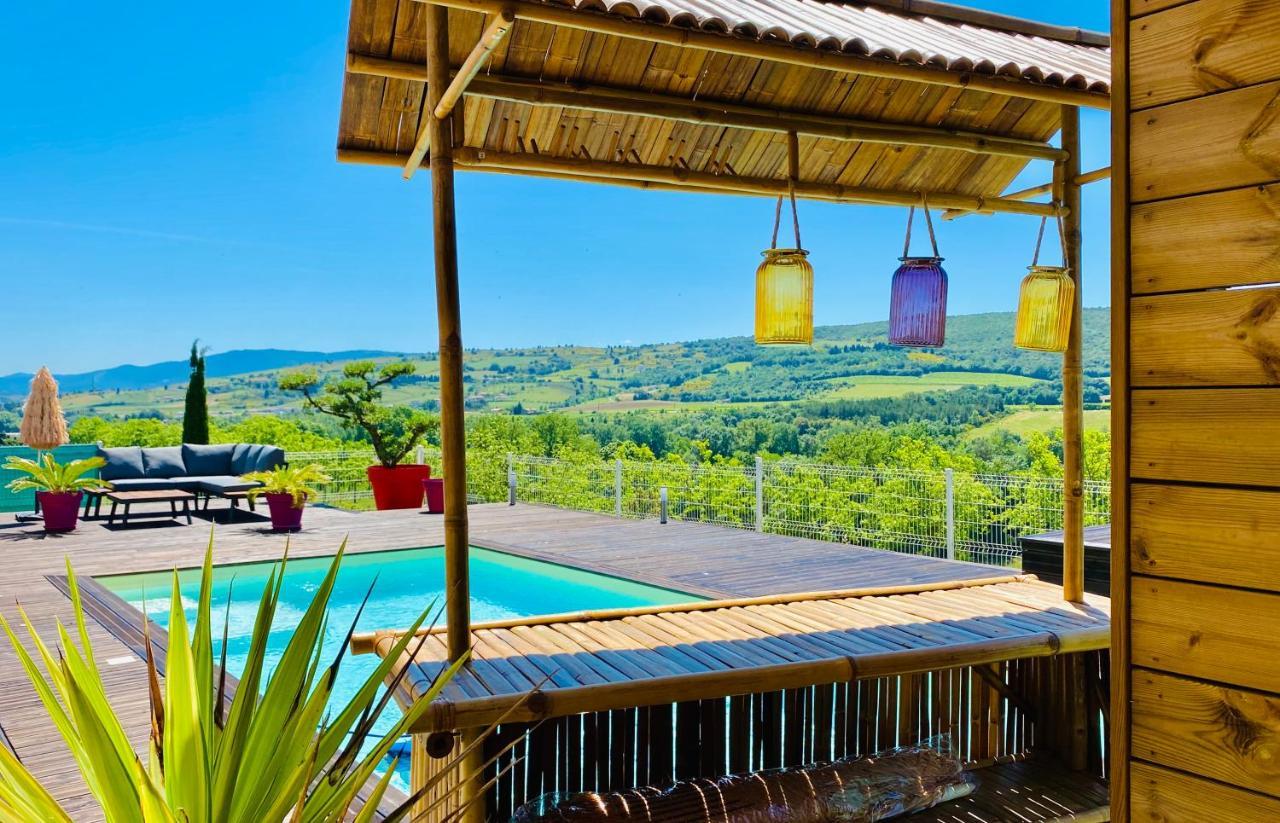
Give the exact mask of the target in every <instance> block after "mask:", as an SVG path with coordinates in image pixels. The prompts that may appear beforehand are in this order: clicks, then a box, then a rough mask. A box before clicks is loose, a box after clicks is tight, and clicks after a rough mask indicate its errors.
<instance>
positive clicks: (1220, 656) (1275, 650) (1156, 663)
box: [1130, 577, 1280, 767]
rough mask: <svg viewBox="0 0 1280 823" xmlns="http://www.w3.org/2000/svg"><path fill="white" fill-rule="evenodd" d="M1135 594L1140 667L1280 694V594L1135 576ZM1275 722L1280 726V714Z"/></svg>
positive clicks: (1136, 655) (1272, 722)
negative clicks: (1279, 667) (1277, 664)
mask: <svg viewBox="0 0 1280 823" xmlns="http://www.w3.org/2000/svg"><path fill="white" fill-rule="evenodd" d="M1130 597H1131V599H1132V602H1131V603H1130V627H1131V631H1132V636H1133V664H1134V665H1135V666H1145V667H1147V668H1152V669H1159V670H1161V671H1167V672H1174V673H1177V674H1182V675H1186V676H1188V677H1196V678H1200V679H1203V680H1214V681H1217V682H1221V683H1229V684H1231V685H1234V686H1243V687H1246V688H1251V689H1261V690H1264V691H1271V692H1280V669H1278V668H1277V666H1276V661H1277V660H1280V632H1277V631H1276V627H1277V626H1280V597H1277V596H1276V595H1274V594H1269V593H1262V592H1252V591H1247V590H1244V589H1234V588H1226V587H1222V586H1206V585H1201V584H1199V583H1184V582H1181V581H1177V580H1161V579H1158V578H1154V577H1137V578H1134V581H1133V586H1132V591H1131V592H1130ZM1141 714H1142V712H1141V711H1137V710H1135V711H1134V714H1133V724H1134V728H1135V729H1136V728H1137V727H1138V723H1139V716H1140V715H1141ZM1267 723H1269V724H1270V726H1271V727H1273V728H1280V712H1276V713H1274V714H1273V715H1272V716H1270V717H1269V718H1268V719H1267ZM1277 766H1278V767H1280V759H1278V760H1277Z"/></svg>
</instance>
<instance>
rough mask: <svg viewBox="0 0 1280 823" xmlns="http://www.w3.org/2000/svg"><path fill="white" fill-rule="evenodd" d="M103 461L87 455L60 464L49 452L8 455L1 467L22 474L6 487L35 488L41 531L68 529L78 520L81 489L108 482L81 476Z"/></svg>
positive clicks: (18, 489)
mask: <svg viewBox="0 0 1280 823" xmlns="http://www.w3.org/2000/svg"><path fill="white" fill-rule="evenodd" d="M105 463H106V461H104V460H103V459H102V458H101V457H87V458H85V459H83V460H72V461H71V462H70V463H65V464H64V463H59V462H58V461H57V460H54V459H53V455H52V454H48V453H45V454H44V455H42V456H41V457H40V459H39V460H30V459H28V458H26V457H10V458H9V459H8V460H6V461H5V464H4V468H5V469H6V470H7V471H12V472H19V473H21V474H24V475H26V476H25V477H19V478H18V479H17V480H13V481H10V483H9V485H8V488H9V490H10V491H14V492H24V491H35V493H36V498H37V499H38V500H39V501H40V511H41V512H43V513H44V530H45V531H47V532H69V531H73V530H74V529H75V527H76V523H77V522H78V521H79V514H80V501H81V500H82V499H83V498H84V490H85V489H93V488H103V487H108V486H110V485H111V484H110V483H106V482H104V481H102V480H99V479H98V478H96V477H86V476H85V475H86V474H88V473H89V472H91V471H93V470H94V469H98V468H101V467H102V466H103V465H105Z"/></svg>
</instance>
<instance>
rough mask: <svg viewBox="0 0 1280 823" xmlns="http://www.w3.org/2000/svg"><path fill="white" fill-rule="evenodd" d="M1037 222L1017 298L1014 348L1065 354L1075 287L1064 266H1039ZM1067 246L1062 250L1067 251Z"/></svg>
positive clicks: (1043, 222) (1044, 220)
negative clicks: (1028, 264)
mask: <svg viewBox="0 0 1280 823" xmlns="http://www.w3.org/2000/svg"><path fill="white" fill-rule="evenodd" d="M1047 221H1048V218H1047V217H1046V218H1043V219H1041V221H1040V233H1039V235H1038V236H1037V237H1036V252H1035V255H1034V256H1033V257H1032V259H1031V265H1030V266H1028V267H1027V271H1028V274H1027V276H1026V277H1024V278H1023V279H1022V290H1021V291H1020V292H1019V294H1018V319H1017V323H1016V324H1015V327H1014V333H1013V345H1015V346H1017V347H1018V348H1020V349H1030V350H1032V351H1051V352H1064V351H1066V350H1067V340H1068V339H1069V338H1070V336H1071V313H1072V311H1073V310H1074V308H1075V297H1076V284H1075V282H1074V281H1072V279H1071V276H1070V274H1069V273H1068V270H1067V269H1066V268H1065V267H1063V266H1041V265H1039V263H1040V243H1041V242H1042V241H1043V240H1044V226H1045V223H1046V222H1047ZM1058 233H1059V235H1061V234H1062V217H1061V216H1059V217H1058ZM1066 247H1067V246H1066V242H1065V239H1064V242H1063V244H1062V248H1063V249H1064V250H1065V249H1066Z"/></svg>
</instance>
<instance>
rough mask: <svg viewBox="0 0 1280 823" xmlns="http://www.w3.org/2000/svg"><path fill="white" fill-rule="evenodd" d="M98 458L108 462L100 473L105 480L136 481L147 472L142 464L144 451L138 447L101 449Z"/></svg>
mask: <svg viewBox="0 0 1280 823" xmlns="http://www.w3.org/2000/svg"><path fill="white" fill-rule="evenodd" d="M98 456H99V457H101V458H102V459H103V460H105V461H107V462H106V465H104V466H103V467H102V469H101V470H99V472H98V476H99V477H101V478H102V479H103V480H136V479H138V478H139V477H142V475H143V474H144V473H145V472H146V467H145V466H144V465H143V463H142V449H140V448H138V447H137V446H117V447H115V448H111V449H103V448H99V449H98Z"/></svg>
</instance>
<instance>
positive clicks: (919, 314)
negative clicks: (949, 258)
mask: <svg viewBox="0 0 1280 823" xmlns="http://www.w3.org/2000/svg"><path fill="white" fill-rule="evenodd" d="M922 199H923V198H922ZM923 207H924V219H925V224H926V225H927V226H928V227H929V243H930V245H932V246H933V256H932V257H912V256H911V222H912V220H913V219H914V218H915V215H916V207H915V206H912V207H911V211H910V212H908V213H907V240H906V242H905V243H903V244H902V257H901V258H899V259H900V260H901V261H902V265H900V266H898V270H897V271H896V272H894V273H893V289H892V290H891V292H890V295H889V343H890V344H892V345H894V346H941V345H942V341H943V338H945V337H946V333H947V273H946V272H945V271H943V270H942V258H941V257H939V256H938V240H937V238H936V237H934V234H933V219H932V218H931V217H930V216H929V203H928V201H927V200H925V201H924V202H923Z"/></svg>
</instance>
